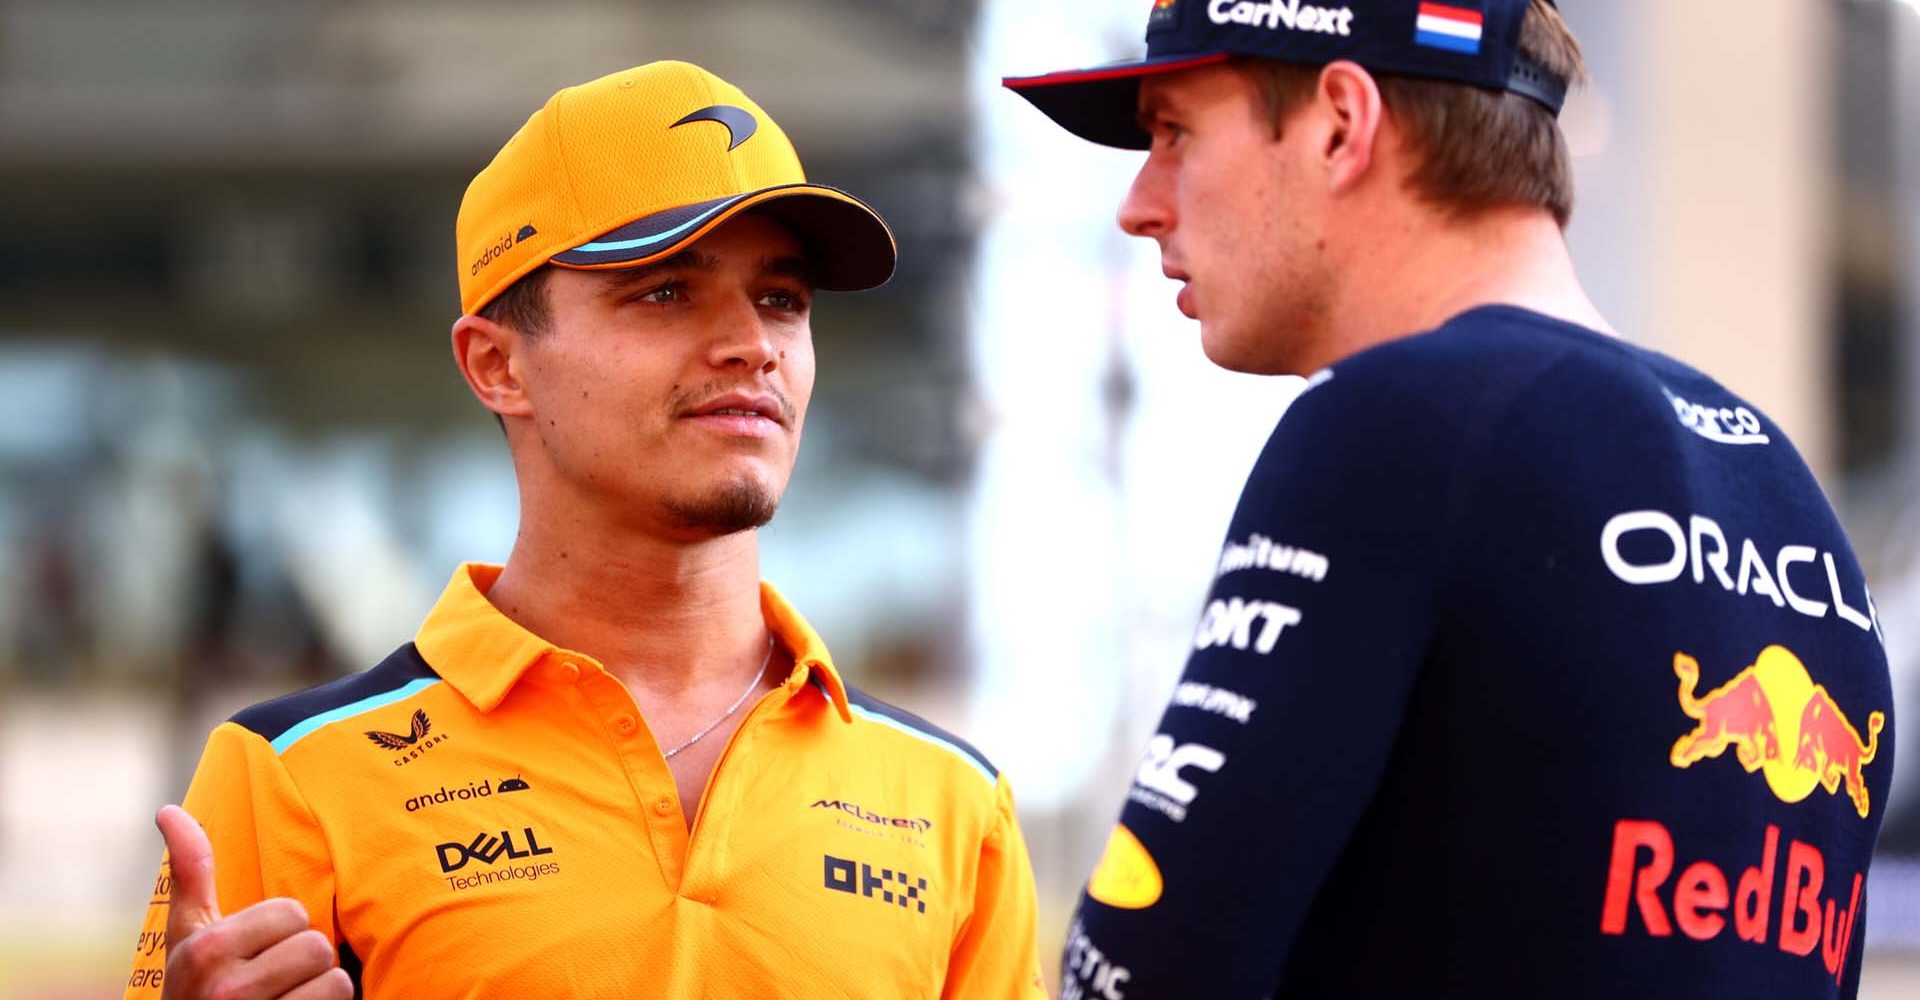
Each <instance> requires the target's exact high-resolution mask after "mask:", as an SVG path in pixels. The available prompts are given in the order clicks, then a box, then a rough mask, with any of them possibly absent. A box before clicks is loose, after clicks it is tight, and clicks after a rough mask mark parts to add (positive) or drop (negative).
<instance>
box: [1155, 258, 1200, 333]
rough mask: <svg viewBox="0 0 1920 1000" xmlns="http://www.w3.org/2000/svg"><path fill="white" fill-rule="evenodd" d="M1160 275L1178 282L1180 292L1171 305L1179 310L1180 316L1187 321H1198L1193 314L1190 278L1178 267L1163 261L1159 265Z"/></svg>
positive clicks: (1196, 314)
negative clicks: (1184, 317) (1183, 316)
mask: <svg viewBox="0 0 1920 1000" xmlns="http://www.w3.org/2000/svg"><path fill="white" fill-rule="evenodd" d="M1160 273H1161V274H1164V275H1166V276H1167V277H1169V278H1172V279H1173V280H1175V281H1178V282H1180V291H1179V293H1178V294H1176V295H1175V296H1174V300H1173V303H1174V305H1175V306H1176V307H1177V308H1179V310H1180V312H1181V314H1182V315H1185V316H1186V317H1187V318H1188V319H1198V318H1199V315H1198V313H1196V312H1195V308H1196V307H1195V305H1194V302H1193V278H1192V276H1190V275H1188V274H1187V272H1186V271H1184V270H1181V269H1180V268H1179V267H1176V266H1174V265H1172V264H1169V263H1166V262H1165V261H1162V262H1161V264H1160Z"/></svg>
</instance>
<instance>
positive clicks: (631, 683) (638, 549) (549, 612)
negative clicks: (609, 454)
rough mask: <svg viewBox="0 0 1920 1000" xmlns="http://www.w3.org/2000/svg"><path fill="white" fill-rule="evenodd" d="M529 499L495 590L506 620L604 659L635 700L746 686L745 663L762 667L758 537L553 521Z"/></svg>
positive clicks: (763, 644)
mask: <svg viewBox="0 0 1920 1000" xmlns="http://www.w3.org/2000/svg"><path fill="white" fill-rule="evenodd" d="M532 500H534V498H532V497H530V496H528V491H525V490H523V491H522V511H523V514H522V520H521V526H520V533H519V535H518V536H517V537H516V538H515V540H514V546H513V553H512V554H511V555H510V556H509V557H508V558H507V564H506V567H505V568H504V569H503V570H502V571H501V573H500V579H499V580H498V581H497V582H496V583H495V584H494V585H493V588H492V589H491V590H489V591H488V592H487V598H488V600H490V601H492V602H493V605H494V606H495V607H497V608H499V609H500V611H501V613H502V614H505V615H506V616H507V617H508V618H511V619H513V620H514V621H515V622H516V623H518V624H519V625H521V626H522V627H523V628H525V629H527V630H528V631H530V632H532V633H533V634H535V635H537V636H540V637H541V638H543V639H545V640H547V641H548V642H551V643H554V644H555V645H558V646H562V647H565V648H567V649H572V650H577V651H579V652H582V653H585V654H587V655H589V656H592V657H593V658H594V659H596V660H599V661H600V662H601V663H602V664H604V665H605V666H606V667H607V669H608V670H610V671H612V672H613V673H614V675H615V676H617V677H619V678H620V679H621V680H622V681H624V682H625V683H626V684H627V686H628V687H629V688H632V689H634V690H635V691H636V694H638V693H639V692H641V691H646V692H651V693H653V694H656V695H659V696H661V697H665V698H669V699H678V698H680V697H681V696H684V695H687V694H689V693H692V692H695V691H699V690H704V689H706V688H708V687H712V686H714V685H717V684H720V682H723V681H724V682H725V683H727V684H736V685H737V683H738V682H739V679H740V677H741V676H742V673H741V669H742V665H743V664H746V663H748V661H751V662H753V663H758V662H760V661H761V658H762V655H763V654H764V652H765V650H766V642H767V632H766V624H765V620H764V618H763V617H762V615H761V612H760V550H759V537H758V533H757V532H755V531H742V532H738V533H736V534H732V535H726V536H723V537H720V538H713V539H705V540H699V541H686V540H681V539H673V538H663V537H660V536H659V535H654V534H648V533H646V532H644V531H643V530H639V529H636V528H635V527H634V526H633V525H632V524H630V523H628V524H609V523H594V524H587V523H582V522H581V521H580V520H579V519H577V518H576V519H572V520H569V519H567V518H564V517H557V516H552V515H550V514H546V512H544V511H542V510H541V509H540V508H541V507H542V506H543V505H541V504H539V503H537V502H529V501H532Z"/></svg>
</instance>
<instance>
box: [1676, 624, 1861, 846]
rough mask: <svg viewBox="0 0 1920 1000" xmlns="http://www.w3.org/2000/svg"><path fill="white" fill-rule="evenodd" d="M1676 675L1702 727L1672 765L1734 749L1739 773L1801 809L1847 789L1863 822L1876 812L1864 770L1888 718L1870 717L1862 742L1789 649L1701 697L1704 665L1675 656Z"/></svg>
mask: <svg viewBox="0 0 1920 1000" xmlns="http://www.w3.org/2000/svg"><path fill="white" fill-rule="evenodd" d="M1673 672H1674V673H1675V674H1676V675H1678V676H1679V678H1680V710H1681V711H1682V712H1685V713H1686V715H1687V717H1688V718H1690V719H1694V720H1696V721H1697V722H1698V725H1696V726H1694V727H1693V730H1692V731H1691V732H1689V733H1686V734H1685V735H1683V736H1681V737H1680V738H1679V739H1677V740H1675V741H1674V744H1673V752H1672V753H1671V754H1670V755H1669V757H1668V759H1669V760H1671V761H1672V762H1673V766H1675V767H1692V766H1693V765H1694V764H1695V763H1697V762H1698V761H1701V760H1705V759H1707V758H1710V757H1719V756H1720V755H1722V754H1724V753H1725V752H1726V751H1727V748H1729V747H1731V748H1733V756H1734V759H1735V760H1737V761H1739V762H1740V766H1741V767H1742V768H1744V769H1745V770H1746V771H1747V773H1748V774H1752V773H1754V772H1756V771H1758V772H1760V773H1761V775H1762V776H1763V777H1764V778H1765V779H1766V782H1767V787H1768V788H1770V789H1772V790H1773V794H1774V795H1776V796H1778V797H1779V799H1780V801H1782V802H1799V801H1801V800H1803V799H1805V798H1806V797H1807V796H1809V795H1811V794H1813V790H1814V789H1815V788H1816V787H1818V788H1825V789H1826V790H1827V794H1829V795H1833V794H1838V793H1839V791H1840V786H1841V785H1842V784H1843V783H1844V784H1845V785H1846V788H1847V798H1848V799H1850V800H1851V801H1852V802H1853V807H1854V811H1856V812H1858V813H1859V814H1860V818H1861V819H1865V818H1866V817H1867V816H1868V814H1869V813H1870V812H1871V811H1872V809H1871V803H1870V802H1869V801H1868V795H1867V779H1866V774H1865V772H1864V768H1865V767H1866V765H1868V764H1871V763H1873V758H1874V756H1875V755H1876V754H1878V753H1879V750H1880V730H1881V729H1883V728H1885V726H1886V722H1887V716H1886V713H1885V712H1870V713H1868V715H1867V738H1866V739H1864V740H1863V739H1861V738H1860V731H1859V730H1858V729H1856V728H1854V725H1853V722H1852V720H1850V719H1848V718H1847V715H1846V713H1845V712H1844V711H1842V710H1841V708H1840V705H1839V703H1838V702H1836V701H1834V699H1833V695H1831V694H1829V693H1828V692H1827V689H1826V688H1825V687H1824V686H1822V685H1819V684H1815V683H1814V682H1813V678H1812V677H1811V676H1810V675H1809V674H1808V673H1807V668H1806V665H1805V664H1803V663H1801V662H1800V658H1799V657H1797V656H1795V655H1793V652H1792V651H1791V650H1789V649H1787V648H1786V647H1785V646H1768V647H1767V648H1766V649H1763V650H1761V651H1760V655H1759V656H1758V657H1755V658H1754V661H1753V662H1752V663H1751V664H1748V665H1747V666H1746V667H1745V668H1743V669H1742V670H1741V671H1740V672H1739V673H1737V674H1735V675H1733V679H1732V680H1729V681H1727V682H1726V683H1725V684H1722V685H1720V686H1719V687H1717V688H1714V689H1713V690H1712V691H1709V692H1707V693H1706V694H1705V695H1700V696H1697V697H1696V696H1695V694H1694V692H1695V691H1696V690H1697V689H1698V687H1699V684H1700V663H1699V661H1697V660H1695V659H1694V658H1693V657H1691V656H1688V655H1687V654H1685V653H1675V654H1673Z"/></svg>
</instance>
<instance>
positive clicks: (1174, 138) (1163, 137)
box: [1151, 117, 1187, 146]
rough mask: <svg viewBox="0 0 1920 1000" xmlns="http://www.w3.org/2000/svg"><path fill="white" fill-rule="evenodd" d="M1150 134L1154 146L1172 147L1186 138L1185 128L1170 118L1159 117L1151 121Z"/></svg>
mask: <svg viewBox="0 0 1920 1000" xmlns="http://www.w3.org/2000/svg"><path fill="white" fill-rule="evenodd" d="M1151 132H1152V134H1153V144H1154V145H1156V146H1172V145H1175V144H1176V143H1178V142H1179V141H1180V140H1181V139H1184V138H1186V136H1187V127H1186V126H1185V125H1182V124H1180V123H1179V122H1177V121H1174V120H1172V119H1170V118H1165V117H1159V118H1155V119H1154V120H1153V127H1152V129H1151Z"/></svg>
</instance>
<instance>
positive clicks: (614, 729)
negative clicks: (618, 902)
mask: <svg viewBox="0 0 1920 1000" xmlns="http://www.w3.org/2000/svg"><path fill="white" fill-rule="evenodd" d="M579 688H580V691H581V693H582V694H583V695H585V697H586V700H587V706H588V710H589V711H590V712H591V713H592V714H593V716H594V717H596V719H597V721H598V722H599V724H600V727H601V730H602V732H604V733H605V734H606V737H607V740H608V742H609V743H611V744H612V747H613V751H614V753H615V754H616V755H618V757H619V759H620V769H621V770H622V771H623V772H625V774H626V776H627V783H628V786H629V787H630V788H631V789H632V791H633V795H634V812H635V815H637V816H638V817H639V820H640V822H641V823H643V824H644V825H645V826H646V828H647V836H648V839H649V840H651V841H652V843H653V853H654V858H655V859H656V860H657V861H658V862H659V864H660V877H661V878H662V879H663V880H664V881H665V882H666V887H667V890H668V891H669V892H674V893H678V892H679V891H680V881H681V879H682V877H683V876H684V872H685V866H686V856H687V843H688V834H687V823H686V820H685V819H684V818H682V816H681V814H680V806H679V795H678V791H677V787H676V786H675V784H674V781H673V773H672V772H671V771H669V770H668V769H667V767H666V762H665V761H664V760H663V759H661V757H660V752H659V749H658V747H657V746H656V744H655V743H654V739H653V734H652V733H651V732H650V731H649V730H648V729H647V726H646V723H645V721H644V720H642V719H641V717H640V709H639V707H638V706H637V705H635V704H634V701H633V694H632V693H631V692H629V691H628V690H627V688H626V685H624V684H622V683H620V682H619V681H618V680H616V679H614V678H613V676H612V675H610V674H608V673H606V672H605V671H604V670H588V671H583V672H582V674H581V678H580V682H579Z"/></svg>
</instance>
